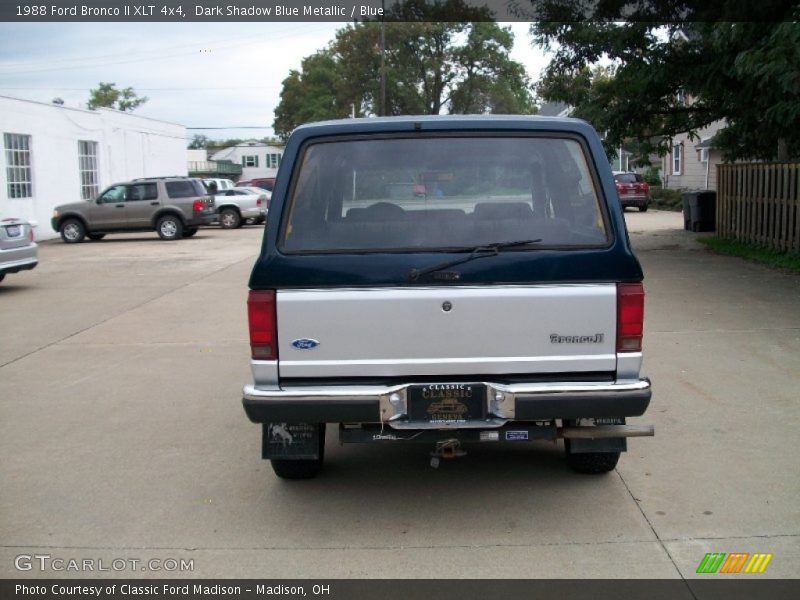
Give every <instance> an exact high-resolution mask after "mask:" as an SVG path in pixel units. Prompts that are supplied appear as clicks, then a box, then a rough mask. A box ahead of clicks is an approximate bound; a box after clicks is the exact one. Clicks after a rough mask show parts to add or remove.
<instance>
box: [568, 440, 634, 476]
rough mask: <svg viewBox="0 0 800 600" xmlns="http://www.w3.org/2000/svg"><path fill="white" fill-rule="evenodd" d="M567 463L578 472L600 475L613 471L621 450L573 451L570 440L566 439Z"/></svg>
mask: <svg viewBox="0 0 800 600" xmlns="http://www.w3.org/2000/svg"><path fill="white" fill-rule="evenodd" d="M564 450H565V451H566V454H567V464H568V465H569V466H570V467H572V469H573V470H574V471H577V472H578V473H586V474H588V475H599V474H601V473H608V472H609V471H613V470H614V468H615V467H616V466H617V463H618V462H619V455H620V453H619V452H583V453H580V454H578V453H573V452H572V451H571V449H570V443H569V440H564Z"/></svg>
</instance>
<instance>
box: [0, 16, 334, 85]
mask: <svg viewBox="0 0 800 600" xmlns="http://www.w3.org/2000/svg"><path fill="white" fill-rule="evenodd" d="M327 28H328V27H326V28H325V29H327ZM298 31H305V32H308V31H309V30H308V29H307V28H298V29H293V30H288V31H284V32H282V33H281V34H279V35H270V36H263V35H258V36H250V37H247V38H233V39H229V40H225V42H223V44H227V45H218V46H216V50H217V51H218V52H224V51H226V50H231V49H233V48H238V47H241V46H249V45H252V44H256V43H259V42H261V41H263V42H272V41H274V40H280V39H283V38H286V37H291V36H292V35H294V34H295V33H297V32H298ZM316 31H322V29H321V28H320V29H316V30H311V32H316ZM254 37H257V38H258V39H256V40H252V38H254ZM236 39H239V40H240V41H238V42H234V43H228V42H231V41H234V40H236ZM244 40H252V41H244ZM209 42H210V43H212V44H213V43H214V41H213V40H210V41H209ZM209 42H205V45H208V44H209ZM203 43H204V41H203V40H201V43H195V44H193V46H194V48H197V47H198V46H200V45H203ZM217 43H219V42H217ZM180 47H181V46H173V48H180ZM163 51H164V50H163V49H159V50H151V51H148V52H150V53H152V52H158V54H156V55H154V56H140V57H139V58H130V59H127V60H118V61H110V62H107V61H106V59H107V58H108V57H107V56H104V57H84V58H73V59H61V60H67V61H94V62H91V63H86V62H84V63H83V64H78V65H71V66H70V65H65V66H58V67H45V68H41V69H37V68H31V65H33V66H35V64H36V63H28V64H27V65H25V66H23V65H22V64H20V63H16V64H13V65H10V66H11V68H10V69H9V68H7V66H4V65H0V71H2V72H3V74H5V75H10V74H15V73H25V74H28V73H45V72H48V71H68V70H75V69H89V68H95V67H110V66H115V65H123V64H130V63H136V62H146V61H150V60H157V61H163V60H167V59H171V58H180V57H183V56H187V55H192V54H197V50H191V51H182V52H179V53H177V54H170V55H164V54H163ZM128 55H130V53H126V54H122V55H121V56H128ZM112 56H114V55H112ZM58 60H59V59H53V60H47V61H42V64H52V63H53V62H55V61H58ZM98 61H99V62H98Z"/></svg>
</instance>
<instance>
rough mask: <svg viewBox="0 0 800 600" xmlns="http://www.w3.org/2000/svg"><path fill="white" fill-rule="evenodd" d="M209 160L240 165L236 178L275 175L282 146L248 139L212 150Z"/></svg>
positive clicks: (279, 162) (281, 156)
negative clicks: (238, 175) (239, 174)
mask: <svg viewBox="0 0 800 600" xmlns="http://www.w3.org/2000/svg"><path fill="white" fill-rule="evenodd" d="M209 158H210V160H212V161H215V162H220V161H230V162H232V163H233V164H236V165H241V167H242V174H241V177H239V178H237V179H243V180H244V179H254V178H256V177H275V175H277V174H278V166H279V165H280V164H281V159H282V158H283V148H282V147H281V146H273V145H271V144H265V143H264V142H258V141H256V140H248V141H246V142H242V143H241V144H237V145H236V146H230V147H228V148H223V149H222V150H218V151H217V152H214V153H213V154H212V155H211V156H210V157H209Z"/></svg>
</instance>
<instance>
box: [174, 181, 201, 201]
mask: <svg viewBox="0 0 800 600" xmlns="http://www.w3.org/2000/svg"><path fill="white" fill-rule="evenodd" d="M164 186H165V187H166V188H167V195H168V196H169V197H170V198H188V197H190V196H205V195H206V194H207V193H208V192H206V188H205V186H203V184H202V183H201V182H200V180H199V179H182V180H179V181H167V182H166V183H165V184H164Z"/></svg>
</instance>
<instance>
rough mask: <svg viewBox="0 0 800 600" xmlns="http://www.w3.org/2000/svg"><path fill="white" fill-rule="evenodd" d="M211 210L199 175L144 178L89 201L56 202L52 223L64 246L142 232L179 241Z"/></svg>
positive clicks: (206, 218) (210, 200)
mask: <svg viewBox="0 0 800 600" xmlns="http://www.w3.org/2000/svg"><path fill="white" fill-rule="evenodd" d="M215 213H216V208H215V204H214V198H213V197H212V196H209V195H208V192H207V191H206V188H205V186H204V185H203V182H202V181H201V180H200V179H197V178H193V177H147V178H142V179H134V180H133V181H129V182H125V183H116V184H114V185H112V186H111V187H109V188H107V189H106V190H104V191H103V192H102V193H101V194H100V195H99V196H97V198H93V199H91V200H85V201H83V202H73V203H71V204H62V205H61V206H57V207H56V209H55V211H54V212H53V217H52V219H51V221H50V222H51V225H52V227H53V229H54V230H55V231H57V232H59V233H60V234H61V239H62V240H64V241H65V242H67V243H68V244H75V243H78V242H82V241H83V240H84V238H86V237H88V238H89V239H90V240H100V239H102V238H103V237H104V236H105V235H106V234H107V233H118V232H124V231H141V230H147V231H153V230H155V231H156V232H157V233H158V236H159V237H160V238H161V239H162V240H177V239H180V238H182V237H191V236H193V235H194V234H195V233H197V228H198V227H199V226H200V225H208V224H210V223H211V222H212V221H214V219H215V218H216V214H215Z"/></svg>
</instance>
